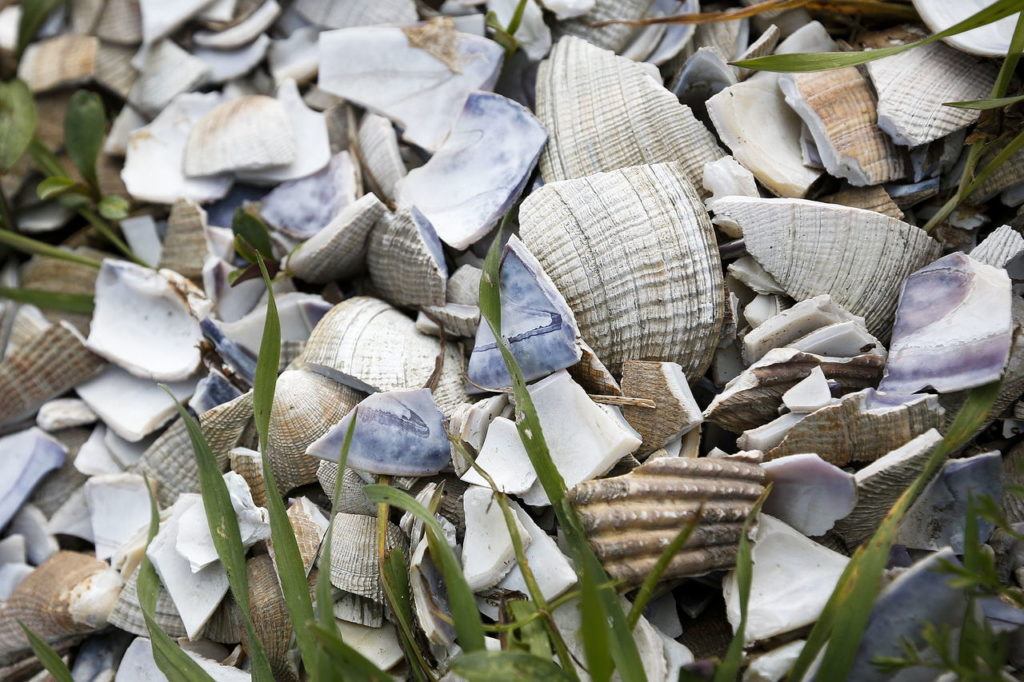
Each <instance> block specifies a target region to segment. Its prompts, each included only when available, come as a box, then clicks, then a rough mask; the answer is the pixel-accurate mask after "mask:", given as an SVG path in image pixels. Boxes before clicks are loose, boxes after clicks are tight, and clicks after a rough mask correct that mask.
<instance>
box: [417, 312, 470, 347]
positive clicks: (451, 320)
mask: <svg viewBox="0 0 1024 682" xmlns="http://www.w3.org/2000/svg"><path fill="white" fill-rule="evenodd" d="M421 318H422V319H421ZM479 324H480V308H478V307H476V306H475V305H459V304H458V303H446V304H444V305H442V306H437V305H431V306H426V307H424V308H423V309H422V310H421V311H420V314H419V316H417V318H416V328H417V329H419V330H420V331H421V332H423V333H424V334H432V335H434V336H440V333H441V329H442V328H443V329H444V333H445V334H447V335H448V336H455V337H458V338H464V339H471V338H473V337H474V336H476V329H477V326H479Z"/></svg>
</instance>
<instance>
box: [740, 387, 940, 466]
mask: <svg viewBox="0 0 1024 682" xmlns="http://www.w3.org/2000/svg"><path fill="white" fill-rule="evenodd" d="M944 413H945V410H943V409H942V407H941V406H940V405H939V403H938V399H937V397H936V396H934V395H912V396H906V395H905V396H898V395H891V394H880V393H876V392H875V390H874V389H871V388H868V389H864V390H862V391H858V392H856V393H851V394H849V395H846V396H844V397H843V398H841V399H840V400H839V402H838V403H836V404H833V405H829V406H828V407H823V408H821V409H820V410H817V411H816V412H812V413H811V414H809V415H807V416H806V417H805V418H804V419H803V420H802V421H801V422H800V423H799V424H797V425H796V426H794V427H793V428H792V429H790V430H789V432H788V433H787V434H786V437H785V438H784V439H783V440H782V442H781V443H779V445H777V446H776V447H773V448H771V449H770V450H768V451H767V452H765V459H766V460H772V459H776V458H778V457H782V456H784V455H792V454H796V453H801V452H809V451H815V452H817V453H818V454H819V455H820V456H821V457H822V459H824V460H825V461H827V462H830V463H832V464H835V465H836V466H846V465H848V464H849V463H850V462H873V461H874V460H876V459H878V458H879V457H881V456H882V455H884V454H886V453H887V452H890V451H891V450H893V449H895V448H897V447H899V446H901V445H903V444H904V443H906V442H907V441H909V440H911V439H912V438H914V437H916V436H918V435H920V434H922V433H924V432H925V431H927V430H928V429H931V428H938V427H939V426H941V425H942V417H943V414H944ZM741 447H742V446H741Z"/></svg>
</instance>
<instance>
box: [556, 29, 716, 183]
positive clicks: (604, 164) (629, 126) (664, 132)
mask: <svg viewBox="0 0 1024 682" xmlns="http://www.w3.org/2000/svg"><path fill="white" fill-rule="evenodd" d="M537 117H538V118H539V119H540V121H541V123H543V124H544V127H545V128H546V129H547V131H548V133H549V140H548V145H547V147H545V149H544V152H543V154H542V155H541V159H540V170H541V175H543V177H544V180H545V181H546V182H552V181H555V180H568V179H572V178H581V177H583V176H587V175H592V174H594V173H597V172H600V171H613V170H616V169H620V168H625V167H627V166H635V165H638V164H644V163H658V162H667V161H675V162H677V163H678V166H679V169H680V171H681V172H682V174H683V175H684V176H685V177H686V179H687V180H689V181H690V182H691V183H692V184H693V185H694V186H696V187H700V180H701V174H702V173H703V169H704V164H705V163H706V162H708V161H714V160H715V159H717V158H719V157H721V156H724V152H723V151H722V150H721V149H720V148H719V147H718V145H717V144H715V139H714V136H713V135H712V134H711V133H710V132H709V131H708V130H707V129H706V128H705V127H704V125H703V124H702V123H700V122H699V121H698V120H697V119H696V118H694V117H693V114H692V113H691V112H690V109H689V107H687V106H685V105H682V104H680V103H679V102H678V100H677V99H676V98H675V97H674V96H673V95H672V93H671V92H669V91H668V90H666V89H665V88H663V87H662V86H661V84H660V83H659V82H657V81H655V80H654V79H653V78H652V77H651V73H650V71H649V70H648V69H647V68H646V67H644V66H641V65H638V64H636V63H634V62H631V61H630V60H628V59H625V58H623V57H617V56H615V55H614V54H612V53H611V52H608V51H606V50H601V49H599V48H597V47H594V46H593V45H591V44H589V43H587V42H585V41H583V40H579V39H578V38H572V37H566V38H563V39H561V40H559V41H558V43H557V44H556V45H555V48H554V49H553V50H552V51H551V56H550V57H549V58H548V59H547V60H545V61H544V62H542V63H541V66H540V71H539V72H538V74H537ZM609 135H614V136H616V137H615V138H614V139H613V140H610V139H609Z"/></svg>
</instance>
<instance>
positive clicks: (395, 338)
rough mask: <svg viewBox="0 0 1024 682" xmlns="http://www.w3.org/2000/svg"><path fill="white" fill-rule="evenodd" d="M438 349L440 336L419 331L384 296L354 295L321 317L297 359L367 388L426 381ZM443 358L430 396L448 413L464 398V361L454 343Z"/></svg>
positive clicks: (405, 386)
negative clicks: (381, 297) (435, 386)
mask: <svg viewBox="0 0 1024 682" xmlns="http://www.w3.org/2000/svg"><path fill="white" fill-rule="evenodd" d="M371 339H372V342H370V340H371ZM439 355H441V344H440V342H439V341H438V340H437V339H435V338H433V337H430V336H426V335H424V334H420V333H419V332H417V331H416V323H415V322H413V321H412V320H411V319H409V318H408V317H406V316H405V315H403V314H402V313H400V312H399V311H398V310H396V309H394V308H392V307H391V306H390V305H388V304H387V303H385V302H383V301H380V300H378V299H375V298H369V297H366V296H355V297H352V298H350V299H347V300H345V301H342V302H341V303H339V304H338V305H336V306H334V307H333V308H332V309H331V310H330V312H328V313H327V314H326V315H325V316H324V317H323V319H322V320H320V323H319V324H318V325H317V326H316V328H315V329H314V330H313V333H312V334H311V335H310V337H309V341H308V342H307V344H306V349H305V351H303V354H302V358H301V360H302V361H303V362H305V363H306V364H308V365H309V366H310V369H312V370H313V371H314V372H317V373H320V374H324V375H325V376H329V377H331V378H333V379H335V380H337V381H340V382H342V383H345V384H347V385H350V386H352V387H353V388H357V389H359V390H363V391H367V392H370V391H393V390H400V389H413V388H421V387H422V386H425V385H426V384H427V382H428V380H429V379H430V377H431V375H432V374H433V373H434V370H435V365H436V361H437V357H438V356H439ZM443 361H444V367H443V368H442V369H441V372H440V379H439V381H438V384H437V388H436V389H434V400H435V401H436V402H437V404H438V407H440V408H441V411H442V412H445V413H446V414H447V413H448V412H449V411H450V410H451V409H453V408H454V407H455V406H456V405H458V404H459V403H462V402H465V401H466V393H465V391H464V389H463V387H462V377H463V373H464V372H465V361H464V360H463V358H462V355H461V354H460V353H459V352H458V351H457V350H456V349H455V348H453V346H452V344H448V346H447V347H446V348H445V350H444V356H443Z"/></svg>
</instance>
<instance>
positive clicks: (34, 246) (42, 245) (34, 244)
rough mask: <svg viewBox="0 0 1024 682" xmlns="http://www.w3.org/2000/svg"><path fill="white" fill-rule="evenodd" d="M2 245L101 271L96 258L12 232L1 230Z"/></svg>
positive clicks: (0, 239) (0, 242)
mask: <svg viewBox="0 0 1024 682" xmlns="http://www.w3.org/2000/svg"><path fill="white" fill-rule="evenodd" d="M0 244H5V245H7V246H10V247H11V248H12V249H17V250H18V251H21V252H23V253H28V254H31V255H33V256H45V257H47V258H57V259H59V260H63V261H67V262H68V263H77V264H78V265H85V266H88V267H90V268H96V269H97V270H99V268H100V265H101V264H100V262H99V261H98V260H96V259H94V258H89V257H88V256H81V255H79V254H77V253H72V252H71V251H68V250H66V249H62V248H60V247H58V246H53V245H51V244H47V243H46V242H41V241H39V240H38V239H32V238H31V237H26V236H24V235H21V234H18V233H17V232H12V231H10V230H3V229H0Z"/></svg>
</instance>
